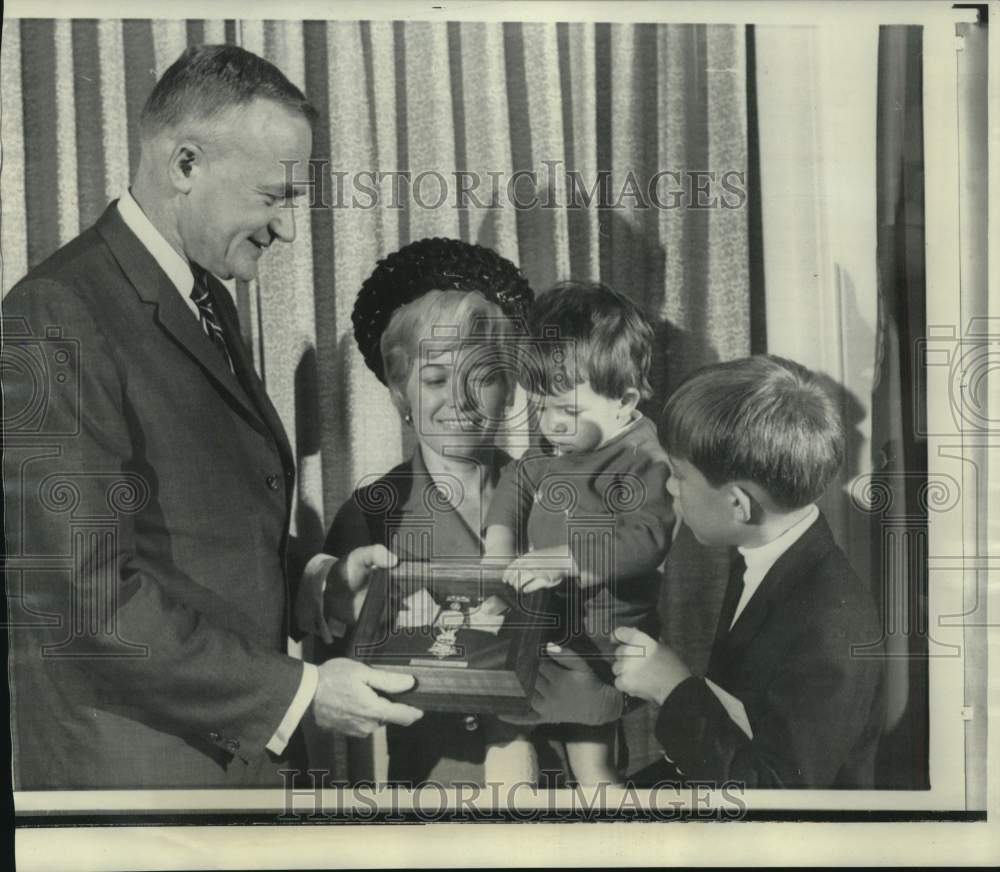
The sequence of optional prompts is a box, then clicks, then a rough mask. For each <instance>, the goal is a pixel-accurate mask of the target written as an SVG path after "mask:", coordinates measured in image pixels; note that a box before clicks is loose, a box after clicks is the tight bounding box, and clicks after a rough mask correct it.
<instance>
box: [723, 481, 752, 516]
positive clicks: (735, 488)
mask: <svg viewBox="0 0 1000 872" xmlns="http://www.w3.org/2000/svg"><path fill="white" fill-rule="evenodd" d="M729 505H730V509H731V510H732V513H733V520H734V521H735V522H736V523H737V524H749V523H750V522H751V521H753V518H754V499H753V497H752V496H751V495H750V494H749V493H748V492H747V491H745V490H744V489H743V488H742V487H740V486H739V485H738V484H734V485H730V487H729Z"/></svg>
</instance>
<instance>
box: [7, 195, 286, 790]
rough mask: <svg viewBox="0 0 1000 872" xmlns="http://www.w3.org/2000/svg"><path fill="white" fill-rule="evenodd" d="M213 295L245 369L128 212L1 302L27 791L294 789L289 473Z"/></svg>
mask: <svg viewBox="0 0 1000 872" xmlns="http://www.w3.org/2000/svg"><path fill="white" fill-rule="evenodd" d="M210 285H211V292H212V295H213V297H214V301H215V305H216V311H217V313H218V315H219V318H220V320H221V322H222V324H223V326H224V329H225V330H226V332H227V334H228V337H229V338H230V343H229V344H230V346H231V353H232V356H233V361H234V366H235V369H236V375H235V376H234V375H233V373H232V372H231V371H230V369H229V367H228V366H227V365H226V362H225V359H224V357H223V355H222V354H221V353H220V351H219V350H218V349H217V348H216V347H215V346H213V345H212V344H211V342H210V341H209V339H208V338H207V337H206V335H205V333H204V332H203V329H202V327H201V326H200V325H199V323H198V321H197V319H196V318H195V317H194V315H193V313H192V312H191V311H190V309H189V308H188V306H187V305H186V304H185V301H184V300H183V299H182V298H181V295H180V294H179V293H178V291H177V289H176V288H175V286H174V285H173V284H172V283H171V282H170V280H169V279H168V278H167V276H166V275H165V274H164V272H163V271H162V270H161V269H160V267H159V266H158V265H157V263H156V261H155V260H154V258H153V257H152V255H151V254H150V253H149V252H148V251H147V249H146V248H145V247H144V246H143V245H142V244H141V243H140V242H139V240H138V239H137V238H136V237H135V235H134V234H133V233H132V232H131V231H130V230H129V229H128V227H127V226H126V225H125V223H124V221H123V220H122V219H121V217H120V215H119V213H118V210H117V208H116V204H114V203H112V204H111V206H109V208H108V209H107V211H106V212H105V213H104V215H103V216H102V217H101V218H100V219H99V221H98V222H97V224H96V225H94V226H93V227H91V228H89V229H88V230H86V231H85V232H84V233H82V234H81V235H80V236H79V237H77V238H76V239H75V240H73V241H72V242H70V243H69V244H68V245H66V246H65V247H63V248H62V249H60V250H59V251H57V252H56V253H55V254H54V255H52V257H50V258H49V259H48V260H47V261H45V262H44V263H43V264H41V265H40V266H38V267H37V268H35V269H34V270H32V271H31V272H30V273H29V274H28V276H27V277H26V278H25V279H24V280H23V281H21V282H20V283H19V284H18V285H17V286H16V287H15V288H13V289H12V290H11V292H10V294H9V295H8V296H7V298H6V299H5V300H4V321H5V334H6V335H5V341H6V345H7V349H6V351H5V357H6V358H7V359H8V361H9V362H10V365H9V366H5V367H4V380H3V382H4V383H3V387H4V394H5V398H6V400H7V403H8V409H11V410H21V414H20V417H19V418H16V419H12V420H14V426H8V429H7V434H6V445H5V448H6V450H5V452H4V486H5V516H6V522H5V524H6V530H5V532H6V537H7V540H6V541H7V547H8V557H9V559H10V560H11V561H12V562H11V563H10V564H8V571H7V579H6V580H7V585H8V594H9V596H10V597H12V599H11V600H10V601H9V602H10V611H11V618H12V620H13V621H14V622H16V626H15V628H14V629H13V630H12V631H11V633H10V636H11V645H10V651H11V660H12V667H13V668H12V678H13V682H12V701H13V718H12V723H13V731H12V732H13V741H14V770H15V777H16V784H17V786H18V787H19V788H21V789H45V788H71V787H72V788H126V787H164V788H165V787H209V786H223V787H226V786H246V785H248V784H260V783H270V784H279V783H280V782H278V781H277V780H276V778H277V776H276V774H275V772H276V769H277V768H278V765H277V763H276V761H275V760H274V759H269V755H268V753H267V752H266V751H265V749H264V746H265V745H266V743H267V742H268V740H269V739H270V737H271V735H272V734H273V732H274V731H275V729H276V728H277V726H278V724H279V723H280V722H281V719H282V718H283V716H284V714H285V712H286V710H287V708H288V706H289V705H290V703H291V700H292V697H293V695H294V694H295V692H296V690H297V688H298V685H299V681H300V679H301V675H302V665H301V664H300V663H299V662H297V661H296V660H294V659H292V658H290V657H288V656H286V655H285V654H284V651H285V646H286V636H287V633H288V624H287V622H288V617H287V615H288V608H287V606H288V602H289V591H288V589H287V582H286V572H285V559H286V547H287V540H288V521H289V514H290V505H291V494H292V486H293V482H294V466H293V459H292V454H291V451H290V449H289V446H288V442H287V440H286V438H285V434H284V431H283V429H282V426H281V423H280V421H279V420H278V416H277V414H276V413H275V410H274V408H273V407H272V406H271V404H270V402H269V401H268V399H267V397H266V395H265V393H264V389H263V386H262V385H261V383H260V381H259V380H258V379H257V377H256V375H255V374H254V372H253V367H252V362H251V360H250V358H249V356H248V355H247V353H246V350H245V349H244V347H243V346H242V344H241V342H240V341H239V327H238V322H237V315H236V310H235V307H234V306H233V304H232V301H231V300H230V298H229V296H228V294H227V293H226V291H225V289H224V288H223V287H222V286H221V285H220V284H219V283H218V282H216V281H215V280H214V279H213V280H211V281H210ZM47 331H48V333H47ZM18 334H21V335H18ZM30 359H33V360H34V361H35V364H29V363H27V361H28V360H30ZM40 361H45V362H46V364H47V371H46V369H45V367H42V368H39V362H40ZM32 367H34V369H32ZM33 373H34V377H32V374H33ZM11 403H13V404H14V405H13V406H11V405H10V404H11ZM291 577H295V576H291ZM74 627H75V628H76V630H75V631H74ZM67 641H68V642H70V643H71V644H67V645H63V644H62V643H64V642H67ZM46 646H49V647H46Z"/></svg>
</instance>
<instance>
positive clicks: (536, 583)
mask: <svg viewBox="0 0 1000 872" xmlns="http://www.w3.org/2000/svg"><path fill="white" fill-rule="evenodd" d="M572 572H573V566H572V563H571V560H570V558H569V557H567V556H566V554H565V552H562V551H556V550H555V549H551V548H539V549H537V550H536V551H531V552H529V553H528V554H525V555H523V556H521V557H518V558H517V559H516V560H513V561H511V563H510V565H509V566H508V567H507V569H506V570H504V574H503V580H504V582H505V583H506V584H509V585H510V586H511V587H513V588H514V589H515V590H519V591H523V592H524V593H534V592H535V591H536V590H544V589H545V588H549V587H557V586H558V585H560V584H562V582H563V581H565V580H566V579H567V578H569V576H570V575H572Z"/></svg>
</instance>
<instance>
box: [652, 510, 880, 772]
mask: <svg viewBox="0 0 1000 872" xmlns="http://www.w3.org/2000/svg"><path fill="white" fill-rule="evenodd" d="M738 596H739V588H738V587H737V586H736V584H734V583H733V581H732V580H731V582H730V587H729V589H728V590H727V593H726V600H725V601H724V603H723V608H722V614H723V618H722V621H721V622H720V626H719V630H718V633H717V635H716V639H715V644H714V646H713V649H712V656H711V660H710V662H709V667H708V673H707V677H708V678H710V679H711V680H712V681H713V682H715V683H716V684H717V685H719V686H720V687H722V688H723V689H724V690H726V691H728V692H729V693H731V694H732V695H733V696H735V697H736V698H737V699H739V700H740V701H741V702H742V703H743V706H744V708H745V709H746V713H747V717H748V719H749V721H750V726H751V728H752V731H753V740H752V741H751V740H750V739H748V738H747V736H746V735H745V734H744V733H743V732H742V731H741V730H740V728H739V727H737V726H736V725H735V724H734V723H733V721H732V720H731V719H730V718H729V716H728V715H727V714H726V711H725V709H724V708H723V706H722V704H721V703H720V702H719V700H718V698H717V697H716V695H715V694H714V693H713V692H712V690H711V689H710V688H709V687H708V685H707V684H706V683H705V682H704V681H703V680H702V679H700V678H695V677H692V678H688V679H686V680H685V681H683V682H681V684H679V685H678V686H677V687H676V688H675V689H674V690H673V692H672V693H671V694H670V696H669V697H668V698H667V699H666V701H665V702H664V704H663V706H662V707H661V708H660V712H659V716H658V718H657V722H656V737H657V739H658V740H659V742H660V744H661V745H662V746H663V748H664V749H665V751H666V754H667V755H668V756H669V758H670V760H672V761H673V763H674V766H675V768H676V774H674V773H671V774H672V775H673V777H674V778H677V777H678V775H679V776H680V778H681V779H682V780H686V781H689V782H690V781H710V782H716V783H722V782H726V781H735V782H739V783H742V784H744V785H745V786H746V787H816V788H859V789H866V788H867V789H870V788H872V787H873V786H874V764H875V752H876V749H877V745H878V740H879V736H880V734H881V729H882V720H883V711H884V703H883V688H882V660H881V657H880V655H881V646H880V640H881V636H882V633H881V630H880V625H879V621H878V620H877V616H876V613H875V608H874V605H873V603H872V598H871V595H870V593H869V591H868V590H867V589H866V588H865V587H864V586H863V585H862V584H861V582H860V581H859V579H858V577H857V575H856V574H855V572H854V570H853V569H852V568H851V565H850V563H848V560H847V557H846V556H845V555H844V553H843V551H841V550H840V548H839V547H838V546H837V543H836V542H835V541H834V539H833V536H832V534H831V533H830V527H829V525H828V524H827V522H826V519H825V518H824V517H823V516H822V515H820V517H819V518H817V519H816V521H815V522H814V523H813V524H812V525H811V526H810V527H809V529H808V530H807V531H806V532H805V533H804V534H803V535H802V537H801V538H800V539H798V540H797V541H796V542H795V543H794V544H793V545H792V546H791V547H790V548H789V549H788V550H787V551H786V552H785V553H784V554H782V555H781V557H779V558H778V560H777V562H776V563H775V564H774V566H772V567H771V569H770V571H769V572H768V573H767V575H766V576H765V577H764V580H763V582H762V583H761V585H760V587H759V588H758V589H757V591H756V593H755V594H754V595H753V597H752V598H751V599H750V601H749V603H748V604H747V606H746V608H745V609H744V610H743V612H742V613H741V614H740V616H739V617H738V618H737V620H736V623H735V624H734V625H733V627H732V630H729V627H728V620H727V619H726V616H727V615H729V616H731V615H732V614H733V611H734V607H735V602H734V600H735V599H737V598H738ZM723 623H725V624H726V626H723V625H722V624H723ZM648 774H649V773H647V776H648ZM647 780H649V779H648V777H643V778H637V779H636V782H637V783H644V782H645V781H647Z"/></svg>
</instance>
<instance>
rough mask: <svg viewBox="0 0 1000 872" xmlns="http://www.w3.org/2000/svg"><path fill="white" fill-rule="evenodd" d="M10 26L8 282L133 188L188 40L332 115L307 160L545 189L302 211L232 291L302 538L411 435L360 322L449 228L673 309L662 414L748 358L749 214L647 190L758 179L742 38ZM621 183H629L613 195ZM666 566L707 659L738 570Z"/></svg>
mask: <svg viewBox="0 0 1000 872" xmlns="http://www.w3.org/2000/svg"><path fill="white" fill-rule="evenodd" d="M3 37H4V38H3V50H2V95H0V98H2V131H0V135H2V145H3V170H2V174H0V185H2V192H0V195H2V217H0V231H2V252H3V275H2V282H3V290H4V292H6V291H7V290H8V289H9V288H10V287H11V286H12V285H13V284H14V282H16V281H17V280H18V279H19V278H20V277H21V276H23V275H24V273H25V272H26V271H27V270H28V269H29V268H30V267H31V266H33V265H35V264H37V263H38V262H39V261H41V260H42V259H43V258H45V257H46V256H47V255H48V254H50V253H51V252H53V251H54V250H55V249H56V248H57V247H58V246H60V245H61V244H63V243H65V242H67V241H68V240H69V239H71V238H72V237H73V236H75V235H76V234H77V233H79V231H80V230H81V229H82V228H85V227H87V226H88V225H89V224H90V223H91V222H93V221H94V220H95V219H96V218H97V217H98V215H99V214H100V213H101V212H102V210H103V209H104V208H105V206H106V204H107V202H108V201H109V200H111V199H113V198H115V197H117V196H118V195H119V193H120V192H122V191H123V190H124V189H125V188H126V186H127V184H128V181H129V178H130V174H131V173H132V172H133V171H134V170H135V168H136V166H137V161H138V155H139V152H138V149H139V143H138V136H137V126H138V118H139V113H140V110H141V107H142V105H143V102H144V100H145V99H146V96H147V95H148V93H149V91H150V89H151V88H152V86H153V84H154V82H155V81H156V79H157V78H158V77H159V75H160V74H162V73H163V71H164V70H165V69H166V68H167V66H168V65H169V64H170V63H171V62H172V61H173V60H174V59H175V58H176V57H177V56H178V54H180V52H181V51H182V50H183V49H184V48H185V47H186V46H187V45H189V44H193V43H200V42H230V43H235V44H239V45H242V46H244V47H245V48H247V49H249V50H251V51H254V52H256V53H258V54H261V55H263V56H264V57H266V58H268V59H270V60H271V61H273V62H274V63H276V64H277V65H278V66H279V67H280V68H281V69H282V70H283V71H284V72H285V73H286V74H287V75H288V77H289V78H290V79H291V80H292V81H293V82H295V83H296V84H297V85H298V86H299V87H300V88H302V89H303V90H304V91H305V93H306V94H307V96H308V97H309V98H310V99H311V100H312V101H313V102H314V103H315V105H316V106H317V107H318V108H319V109H320V112H321V114H322V116H323V121H322V122H321V123H320V124H319V126H318V128H317V131H316V136H315V145H314V157H315V158H317V159H318V160H320V161H328V165H329V167H330V168H331V169H333V170H336V171H343V172H347V173H348V174H353V173H356V172H360V171H371V172H393V171H403V170H408V171H410V173H411V174H412V175H413V177H416V176H417V175H418V174H419V173H421V172H429V173H438V174H440V175H441V176H442V177H443V178H445V179H452V178H453V174H454V173H455V172H456V171H468V172H476V173H480V174H482V175H483V176H486V174H487V173H500V174H503V178H504V179H507V178H510V176H511V174H512V173H514V172H515V171H519V170H520V171H532V172H534V173H535V174H536V177H537V178H538V179H546V180H547V181H546V183H545V184H546V185H547V188H546V189H544V190H539V191H536V192H535V193H537V194H538V199H539V200H540V201H544V199H545V195H546V194H550V195H551V200H552V202H554V203H555V208H540V207H539V208H531V209H514V208H498V209H481V208H475V207H472V206H469V205H465V206H463V204H462V203H458V204H456V203H454V198H450V199H449V201H448V202H446V203H445V204H443V205H442V206H441V207H439V208H422V207H421V206H420V204H419V203H417V202H414V201H413V200H412V199H411V198H403V200H402V203H401V208H392V207H391V204H389V203H386V202H381V203H379V204H378V205H377V207H376V208H370V209H362V208H322V207H316V208H313V209H312V210H311V212H310V215H309V220H300V221H299V222H298V227H299V237H298V239H297V240H296V242H295V243H294V244H293V245H291V246H276V247H275V248H274V249H272V251H271V253H269V255H268V256H267V257H266V258H265V259H263V260H262V262H261V268H260V275H259V278H258V280H257V281H256V282H254V283H251V284H250V285H242V284H240V285H234V286H233V287H232V288H231V290H232V291H233V293H234V294H235V296H236V299H237V303H238V306H239V309H240V312H241V318H242V322H243V329H244V333H245V337H246V339H247V340H248V342H250V343H251V344H252V347H253V350H254V357H255V360H256V363H257V366H258V369H259V371H260V373H261V375H262V377H263V378H264V380H265V383H266V385H267V389H268V392H269V394H270V396H271V397H272V398H273V400H274V403H275V406H276V407H277V409H278V411H279V413H280V414H281V416H282V419H283V421H284V424H285V427H286V428H287V430H288V433H289V437H290V439H291V440H292V443H293V445H294V446H295V448H296V452H297V457H298V464H299V473H300V475H299V483H298V498H297V512H296V517H295V518H294V523H295V527H296V530H297V533H298V535H299V536H300V537H302V538H303V539H305V540H306V542H307V543H308V544H311V545H314V546H316V547H318V546H319V545H320V544H321V542H322V536H323V532H324V530H325V525H326V524H327V523H328V522H329V521H330V520H331V519H332V517H333V513H334V512H335V511H336V509H337V507H338V506H339V505H340V504H341V503H342V502H343V501H344V500H345V499H346V498H347V497H348V496H349V494H350V492H351V489H352V486H353V483H354V482H355V481H357V480H358V479H359V478H360V477H361V476H363V475H366V474H371V473H378V472H382V471H384V470H387V469H388V468H390V467H391V466H392V465H394V464H395V463H397V462H398V461H399V460H400V459H401V458H402V457H403V455H404V453H406V452H407V451H409V450H410V449H411V447H412V446H410V445H409V444H408V443H407V442H406V440H405V439H404V435H403V431H402V428H401V425H400V421H399V418H398V415H397V414H396V412H395V411H394V410H393V408H392V406H391V404H390V402H389V398H388V395H387V392H386V391H385V390H384V388H383V387H382V386H381V385H380V384H379V383H378V382H377V381H376V380H375V378H374V376H372V375H371V374H370V373H369V372H368V370H367V369H366V368H365V367H364V365H363V363H362V361H361V358H360V355H359V354H358V353H357V351H356V349H355V347H354V343H353V338H352V335H351V324H350V312H351V308H352V306H353V303H354V296H355V294H356V292H357V289H358V288H359V287H360V285H361V283H362V281H363V279H364V278H365V276H366V275H367V274H368V273H369V272H370V271H371V269H372V267H373V266H374V264H375V262H376V261H377V260H378V259H379V258H381V257H383V256H385V255H386V254H388V253H389V252H391V251H393V250H395V249H396V248H398V247H399V246H401V245H404V244H406V243H408V242H410V241H412V240H416V239H420V238H422V237H425V236H431V235H446V236H459V237H461V238H463V239H466V240H468V241H472V242H479V243H482V244H485V245H489V246H492V247H494V248H495V249H497V250H498V251H499V252H500V253H501V254H503V255H505V256H506V257H508V258H510V259H511V260H513V261H515V262H516V263H518V264H520V266H521V267H522V269H523V270H524V272H525V274H526V275H527V277H528V279H529V280H530V281H531V283H532V284H533V286H534V287H535V288H536V289H543V288H544V287H545V286H547V285H549V284H550V283H552V282H553V281H554V280H556V279H560V278H568V277H574V278H578V279H598V280H601V281H604V282H606V283H608V284H610V285H612V286H613V287H615V288H617V289H619V290H622V291H624V292H626V293H628V294H629V295H630V296H632V297H633V298H634V299H636V300H637V301H639V302H641V303H643V304H645V305H646V307H647V308H648V309H649V311H650V312H651V313H652V314H653V315H654V316H657V317H658V318H659V320H660V328H659V336H660V339H661V342H660V343H659V348H658V351H657V366H656V376H657V377H656V379H655V388H656V391H657V397H656V398H655V400H654V402H653V403H651V404H650V409H651V410H655V409H656V408H658V406H659V404H660V403H661V402H662V400H663V399H664V397H665V396H666V394H667V392H668V391H669V389H670V387H671V386H672V385H673V384H675V383H676V381H677V380H678V379H679V378H680V377H682V376H683V375H685V374H686V373H687V372H688V371H690V370H691V369H692V368H693V367H695V366H696V365H699V364H702V363H707V362H711V361H713V360H718V359H728V358H732V357H738V356H742V355H745V354H747V353H749V351H750V347H751V336H750V333H751V312H750V290H749V285H750V278H749V266H748V264H749V252H748V227H747V223H748V219H747V210H746V209H744V208H729V209H722V208H707V209H692V208H649V205H648V203H647V202H644V200H645V198H644V197H643V196H642V195H641V194H642V192H644V191H645V190H646V187H647V183H648V181H649V180H650V179H651V178H652V177H653V176H654V174H655V173H657V172H658V171H662V170H669V171H674V172H680V173H684V172H689V171H706V170H707V171H714V172H717V173H721V172H726V171H731V172H734V173H737V174H744V175H743V176H742V178H743V179H745V173H746V170H747V142H748V136H747V87H746V56H745V50H746V43H745V34H744V29H743V28H742V27H734V26H727V25H710V26H694V25H651V24H650V25H646V24H639V25H610V24H549V23H542V24H536V23H530V24H529V23H523V24H522V23H507V24H504V23H447V24H446V23H440V24H438V23H435V24H429V23H420V22H405V23H404V22H347V21H336V22H325V21H304V22H295V21H280V22H276V21H214V20H206V21H148V20H127V19H126V20H99V21H98V20H57V21H52V20H27V19H25V20H6V21H4V30H3ZM553 162H557V163H555V164H553ZM553 166H555V167H556V169H555V171H554V172H553V171H552V167H553ZM567 170H569V171H574V172H576V173H579V177H580V178H581V179H582V180H583V183H584V185H585V187H586V188H587V189H588V190H589V189H590V188H592V187H593V186H594V184H595V182H596V181H597V180H598V179H599V178H600V176H599V171H608V172H609V176H608V178H607V180H606V184H607V186H608V190H609V191H610V192H611V197H610V199H609V200H607V201H604V203H603V205H600V202H595V203H593V204H592V205H591V206H590V207H588V208H570V207H569V205H568V195H569V193H570V192H569V191H568V190H567V184H568V182H567V179H566V175H565V172H566V171H567ZM630 176H631V178H633V179H634V180H635V181H636V183H637V184H638V190H639V191H640V196H634V195H625V196H620V194H622V193H623V192H627V191H629V190H630V188H629V183H630V181H629V180H630ZM736 178H740V177H739V176H737V177H736ZM521 190H523V189H521ZM631 190H633V191H634V190H635V189H634V188H632V189H631ZM480 198H481V199H482V195H480ZM426 199H436V198H435V197H434V196H433V191H431V193H429V194H428V195H427V197H426V198H425V202H426ZM758 320H759V318H758ZM671 560H672V561H674V562H675V569H676V570H677V574H678V575H679V574H680V572H681V571H682V570H683V571H686V572H697V576H696V577H700V578H702V579H705V581H704V582H703V583H700V584H699V585H697V586H693V585H679V584H676V583H672V584H668V585H666V587H665V592H664V607H663V611H664V618H665V622H666V632H667V635H668V637H669V638H671V640H672V641H673V642H674V643H675V644H676V645H677V646H678V647H679V648H680V649H681V651H682V653H685V654H687V655H688V656H689V657H690V658H691V659H692V660H693V661H694V662H695V664H696V665H703V664H704V662H705V660H706V659H707V651H708V644H709V642H710V638H711V632H712V630H713V629H714V627H713V625H714V621H715V614H716V613H717V607H718V598H719V597H720V596H721V585H722V584H723V583H724V577H725V569H724V568H722V567H721V563H720V560H719V559H717V557H716V556H711V557H707V558H706V557H705V556H704V555H702V554H700V553H699V552H697V549H696V547H695V546H694V545H693V544H692V543H691V542H689V541H687V540H682V541H680V542H679V543H678V547H677V549H675V555H674V556H672V558H671ZM713 579H715V580H714V581H713Z"/></svg>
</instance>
